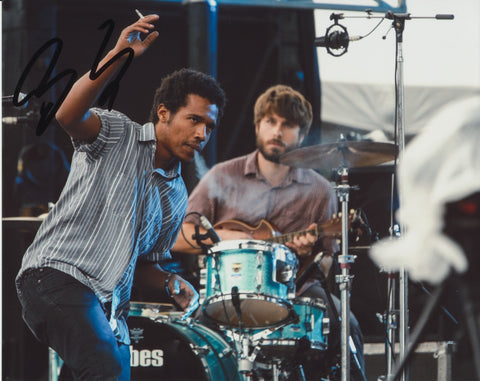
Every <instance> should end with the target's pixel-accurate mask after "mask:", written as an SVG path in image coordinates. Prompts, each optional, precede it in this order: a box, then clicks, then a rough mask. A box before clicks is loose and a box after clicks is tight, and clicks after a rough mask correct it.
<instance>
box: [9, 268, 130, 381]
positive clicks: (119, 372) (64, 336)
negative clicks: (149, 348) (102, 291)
mask: <svg viewBox="0 0 480 381" xmlns="http://www.w3.org/2000/svg"><path fill="white" fill-rule="evenodd" d="M17 293H18V298H19V300H20V303H21V304H22V308H23V313H22V315H23V320H25V322H26V323H27V325H28V327H29V328H30V330H31V331H32V332H33V334H34V335H35V336H36V338H37V339H38V340H40V341H41V342H43V343H45V344H46V345H48V346H49V347H51V348H52V349H53V350H55V352H56V353H57V354H58V355H59V356H60V357H61V358H62V360H63V361H64V363H65V364H66V365H67V366H68V368H70V370H71V371H72V374H73V376H74V378H75V380H98V381H110V380H112V381H113V380H121V381H128V380H130V349H129V347H128V346H127V345H125V344H120V343H118V342H117V341H116V339H115V336H114V335H113V332H112V330H111V328H110V325H109V324H108V319H107V317H106V316H105V312H104V311H103V309H102V307H101V305H100V302H99V301H98V299H97V297H96V296H95V293H94V292H92V290H91V289H90V288H88V287H87V286H85V285H84V284H82V283H81V282H79V281H77V280H76V279H74V278H73V277H71V276H70V275H67V274H65V273H63V272H61V271H58V270H55V269H52V268H41V269H34V270H27V272H26V273H25V274H23V275H22V277H21V279H20V282H19V284H18V285H17Z"/></svg>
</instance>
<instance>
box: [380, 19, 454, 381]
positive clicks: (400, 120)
mask: <svg viewBox="0 0 480 381" xmlns="http://www.w3.org/2000/svg"><path fill="white" fill-rule="evenodd" d="M385 17H386V18H387V19H391V20H393V22H392V26H393V28H394V29H395V38H396V50H395V51H396V57H395V140H396V143H397V144H396V146H398V157H397V158H396V160H397V159H399V160H400V161H403V158H404V153H405V117H404V116H405V105H404V99H405V95H404V87H405V86H404V76H403V64H404V60H403V31H404V30H405V20H411V19H412V18H435V19H437V20H452V19H453V15H436V16H434V17H411V15H410V13H393V12H387V13H386V14H385ZM398 193H399V196H398V197H399V204H400V205H403V204H404V202H403V201H404V199H403V192H400V191H399V192H398ZM392 212H393V211H392ZM392 229H393V227H392ZM405 231H406V227H405V226H404V224H400V226H399V235H402V234H405ZM398 281H399V290H398V291H399V297H398V299H399V329H400V330H399V340H398V341H399V346H400V348H399V356H400V359H402V360H403V359H405V355H406V352H407V340H408V324H409V322H408V274H407V272H406V270H405V268H404V267H402V268H400V271H399V279H398ZM390 302H392V301H390ZM391 307H392V306H391V303H390V305H389V308H391ZM388 316H389V317H391V316H392V311H389V314H388ZM389 320H390V319H388V323H391V321H389ZM390 329H391V327H389V334H388V340H391V338H392V337H393V335H392V334H391V330H390ZM387 345H388V344H387ZM390 345H394V342H390ZM387 359H388V364H387V369H388V372H389V373H388V374H387V377H391V373H390V372H391V371H392V369H393V366H392V365H393V356H388V355H387ZM407 380H408V367H404V368H403V370H402V374H401V381H407Z"/></svg>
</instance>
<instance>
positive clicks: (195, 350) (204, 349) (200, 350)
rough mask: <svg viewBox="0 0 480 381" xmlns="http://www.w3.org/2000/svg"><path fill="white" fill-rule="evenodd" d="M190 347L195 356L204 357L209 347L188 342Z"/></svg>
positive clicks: (208, 351)
mask: <svg viewBox="0 0 480 381" xmlns="http://www.w3.org/2000/svg"><path fill="white" fill-rule="evenodd" d="M190 348H192V351H193V353H195V355H196V356H202V357H205V356H206V355H208V354H209V353H210V348H208V347H201V346H198V345H195V344H191V343H190Z"/></svg>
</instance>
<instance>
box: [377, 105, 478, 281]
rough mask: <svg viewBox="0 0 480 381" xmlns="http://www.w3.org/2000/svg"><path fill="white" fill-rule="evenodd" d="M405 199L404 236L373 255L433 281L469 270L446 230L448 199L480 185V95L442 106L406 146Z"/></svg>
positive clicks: (401, 171) (389, 267)
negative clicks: (444, 229)
mask: <svg viewBox="0 0 480 381" xmlns="http://www.w3.org/2000/svg"><path fill="white" fill-rule="evenodd" d="M398 185H399V190H400V192H402V200H403V205H400V208H399V210H398V211H397V214H396V217H397V219H398V221H399V223H400V224H402V225H403V226H405V232H402V233H403V235H402V237H400V238H397V239H395V238H386V239H383V240H381V241H379V242H377V243H376V244H374V245H373V247H372V250H371V253H370V255H371V257H372V259H373V261H374V262H375V263H376V264H377V265H378V266H380V267H381V268H383V269H384V270H385V271H397V270H399V269H400V268H401V267H402V266H404V268H405V270H406V271H408V273H409V276H410V277H411V278H412V279H413V280H417V281H427V282H430V283H433V284H436V283H440V282H441V281H443V280H444V279H445V278H446V277H447V276H448V275H449V274H450V272H451V270H452V269H453V270H454V271H456V272H457V273H462V272H464V271H466V270H467V268H468V262H467V258H466V256H465V254H464V252H463V250H462V249H461V247H460V246H459V245H458V244H457V243H456V242H454V241H453V240H451V239H450V238H449V237H447V236H446V235H444V234H443V233H442V230H443V227H444V218H443V215H444V211H445V204H446V203H448V202H453V201H457V200H460V199H462V198H464V197H466V196H468V195H470V194H472V193H475V192H478V191H479V190H480V96H475V97H471V98H468V99H464V100H461V101H458V102H455V103H452V104H450V105H449V106H447V107H446V108H444V109H443V110H441V111H440V112H439V113H438V115H437V116H436V117H434V118H433V119H432V120H431V121H430V122H429V123H428V125H427V126H426V128H425V129H424V130H423V131H422V132H421V133H420V134H419V135H418V136H416V137H415V138H414V139H413V140H412V141H411V142H410V143H409V144H408V145H407V148H406V149H405V153H404V158H403V162H402V161H401V162H400V163H399V167H398Z"/></svg>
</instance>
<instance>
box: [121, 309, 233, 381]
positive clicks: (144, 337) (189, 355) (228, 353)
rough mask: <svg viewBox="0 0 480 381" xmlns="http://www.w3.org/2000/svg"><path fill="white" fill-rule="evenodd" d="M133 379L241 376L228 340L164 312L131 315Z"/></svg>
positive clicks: (189, 379)
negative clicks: (154, 314)
mask: <svg viewBox="0 0 480 381" xmlns="http://www.w3.org/2000/svg"><path fill="white" fill-rule="evenodd" d="M127 323H128V327H129V331H130V339H131V345H130V365H131V375H132V377H131V379H132V381H150V380H169V381H194V380H195V381H196V380H199V381H200V380H201V381H209V380H212V381H217V380H226V381H228V380H231V381H234V380H239V379H240V377H239V376H238V371H237V359H236V356H235V353H234V351H233V349H232V347H230V345H229V344H228V343H227V341H226V340H225V339H224V338H223V336H221V335H220V334H218V333H217V332H215V331H212V330H211V329H209V328H207V327H205V326H202V325H201V324H199V323H197V322H188V323H187V322H185V321H181V320H179V319H177V318H173V319H172V318H169V317H167V316H165V315H158V316H156V317H153V316H150V317H145V316H130V317H129V318H128V321H127Z"/></svg>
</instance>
